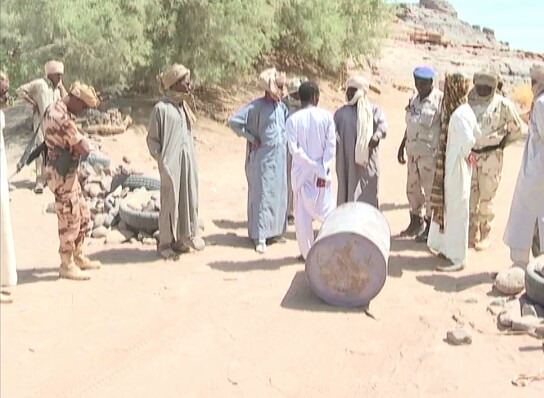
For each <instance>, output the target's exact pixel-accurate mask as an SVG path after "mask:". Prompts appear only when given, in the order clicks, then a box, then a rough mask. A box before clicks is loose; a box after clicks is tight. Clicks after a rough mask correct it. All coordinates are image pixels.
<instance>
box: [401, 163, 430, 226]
mask: <svg viewBox="0 0 544 398" xmlns="http://www.w3.org/2000/svg"><path fill="white" fill-rule="evenodd" d="M407 168H408V177H407V179H406V196H407V197H408V203H409V204H410V213H412V214H415V215H418V216H421V213H422V210H423V209H425V217H427V218H430V217H431V215H432V210H431V191H432V189H433V182H434V172H435V170H436V160H435V158H434V156H432V155H430V154H429V155H410V154H408V161H407Z"/></svg>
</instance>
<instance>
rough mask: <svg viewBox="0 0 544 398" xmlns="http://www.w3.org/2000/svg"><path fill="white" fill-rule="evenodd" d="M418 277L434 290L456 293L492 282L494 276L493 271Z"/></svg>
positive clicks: (417, 277)
mask: <svg viewBox="0 0 544 398" xmlns="http://www.w3.org/2000/svg"><path fill="white" fill-rule="evenodd" d="M416 279H417V280H418V281H419V282H421V283H424V284H425V285H429V286H432V287H434V290H436V291H438V292H445V293H456V292H462V291H464V290H467V289H470V288H472V287H474V286H478V285H483V284H486V283H489V284H492V283H493V280H494V277H493V273H491V272H480V273H478V274H471V275H462V276H452V275H448V274H437V275H420V276H416Z"/></svg>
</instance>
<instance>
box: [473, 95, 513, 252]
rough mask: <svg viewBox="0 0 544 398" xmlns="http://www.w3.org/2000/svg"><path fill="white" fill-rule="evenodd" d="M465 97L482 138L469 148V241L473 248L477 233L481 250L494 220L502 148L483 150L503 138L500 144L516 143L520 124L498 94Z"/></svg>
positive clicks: (510, 106) (506, 100)
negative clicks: (473, 163)
mask: <svg viewBox="0 0 544 398" xmlns="http://www.w3.org/2000/svg"><path fill="white" fill-rule="evenodd" d="M469 98H470V99H469V103H470V105H471V107H472V110H473V111H474V113H475V114H476V118H477V119H478V125H479V127H480V130H481V131H482V137H481V138H479V139H478V140H477V141H476V145H475V146H474V148H473V152H474V155H475V157H476V163H477V165H476V167H474V168H473V170H472V187H471V195H470V222H469V242H470V244H471V245H475V244H476V243H477V242H478V234H479V241H480V244H479V245H480V246H481V248H482V249H483V248H485V247H484V246H487V245H488V244H489V240H488V238H489V232H490V231H491V227H492V224H493V219H494V218H495V210H494V208H493V202H494V199H495V194H496V193H497V189H498V187H499V183H500V181H501V173H502V164H503V149H502V148H496V149H493V150H486V148H487V149H492V148H493V147H494V146H497V145H499V144H500V143H501V141H502V140H503V139H505V141H504V145H508V144H510V143H512V142H514V141H516V140H517V139H518V138H519V137H520V136H521V125H522V123H521V118H520V116H519V114H518V112H517V110H516V108H515V106H514V104H513V103H512V102H511V101H509V100H508V99H506V98H504V97H503V96H501V95H499V94H495V95H494V96H493V98H492V99H491V100H490V101H488V102H482V101H478V100H474V99H473V98H474V97H472V96H471V97H469ZM505 136H508V137H507V138H505ZM477 248H479V247H477Z"/></svg>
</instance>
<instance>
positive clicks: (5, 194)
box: [0, 72, 17, 303]
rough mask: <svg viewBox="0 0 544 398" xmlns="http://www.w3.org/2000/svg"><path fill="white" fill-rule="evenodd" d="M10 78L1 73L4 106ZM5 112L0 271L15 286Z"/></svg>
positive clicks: (5, 295)
mask: <svg viewBox="0 0 544 398" xmlns="http://www.w3.org/2000/svg"><path fill="white" fill-rule="evenodd" d="M8 90H9V79H8V76H7V75H6V74H5V73H3V72H2V73H0V105H1V107H2V108H3V107H4V105H5V104H6V101H7V99H8ZM4 126H5V119H4V112H3V111H1V110H0V205H1V214H0V217H1V218H0V226H1V230H0V240H1V247H0V260H1V263H0V271H1V277H0V281H1V285H2V286H6V285H7V286H14V285H16V284H17V269H16V261H15V245H14V243H13V231H12V228H11V214H10V210H9V184H8V169H7V168H8V163H7V159H6V150H5V145H4ZM0 299H1V302H2V303H11V301H12V300H11V298H10V297H9V292H8V291H3V290H2V292H1V296H0Z"/></svg>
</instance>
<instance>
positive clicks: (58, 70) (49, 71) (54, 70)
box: [44, 61, 64, 76]
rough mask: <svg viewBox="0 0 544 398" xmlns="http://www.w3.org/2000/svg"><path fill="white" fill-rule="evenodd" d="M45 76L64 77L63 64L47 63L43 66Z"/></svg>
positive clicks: (58, 62) (56, 62)
mask: <svg viewBox="0 0 544 398" xmlns="http://www.w3.org/2000/svg"><path fill="white" fill-rule="evenodd" d="M44 69H45V75H46V76H49V75H57V74H60V75H64V64H63V63H62V62H60V61H48V62H46V64H45V67H44Z"/></svg>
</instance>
